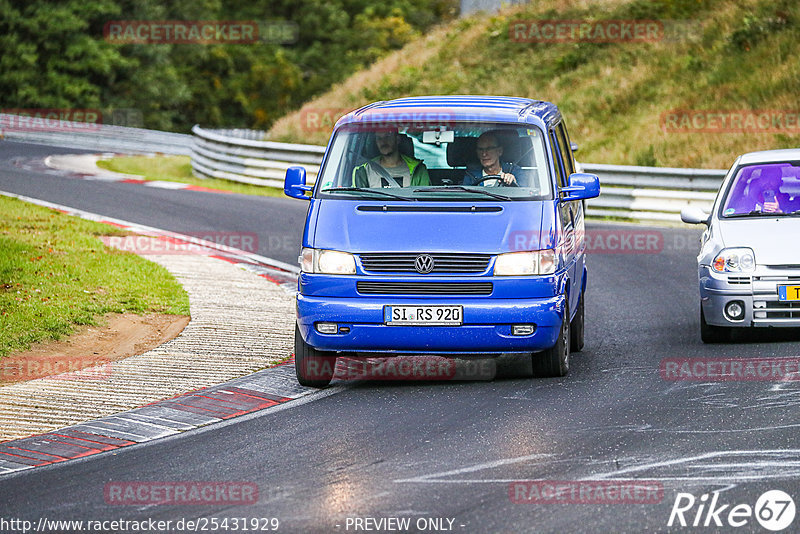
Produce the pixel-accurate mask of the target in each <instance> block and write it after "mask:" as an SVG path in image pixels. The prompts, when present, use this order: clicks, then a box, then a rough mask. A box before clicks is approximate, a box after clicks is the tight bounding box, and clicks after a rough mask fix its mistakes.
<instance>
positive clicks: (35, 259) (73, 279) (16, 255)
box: [0, 196, 189, 357]
mask: <svg viewBox="0 0 800 534" xmlns="http://www.w3.org/2000/svg"><path fill="white" fill-rule="evenodd" d="M101 235H124V232H122V231H120V230H119V229H116V228H114V227H112V226H108V225H105V224H100V223H95V222H91V221H85V220H82V219H79V218H77V217H71V216H69V215H65V214H63V213H59V212H57V211H54V210H50V209H47V208H43V207H40V206H35V205H33V204H28V203H25V202H22V201H20V200H17V199H13V198H8V197H3V196H0V357H2V356H6V355H8V354H9V353H10V352H13V351H16V350H24V349H27V348H28V347H29V346H30V344H31V343H34V342H37V341H45V340H57V339H60V338H61V337H62V336H66V335H68V334H70V333H71V332H73V330H74V328H75V327H76V326H77V325H90V324H97V322H96V321H97V320H98V318H99V317H101V316H103V315H105V314H107V313H124V312H133V313H138V314H146V313H149V312H157V313H164V314H170V315H189V297H188V295H187V294H186V292H185V291H184V289H183V288H182V287H181V285H180V284H178V282H177V281H176V280H175V278H174V277H173V276H172V275H171V274H170V273H169V272H168V271H167V270H166V269H164V268H163V267H161V266H160V265H157V264H155V263H153V262H150V261H147V260H145V259H143V258H141V257H139V256H136V255H134V254H131V253H128V252H121V251H118V250H115V249H111V248H108V247H106V246H105V245H104V244H103V243H102V241H100V239H98V237H97V236H101Z"/></svg>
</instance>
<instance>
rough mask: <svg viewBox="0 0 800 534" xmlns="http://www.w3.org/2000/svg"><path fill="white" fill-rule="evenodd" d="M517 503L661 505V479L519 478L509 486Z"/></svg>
mask: <svg viewBox="0 0 800 534" xmlns="http://www.w3.org/2000/svg"><path fill="white" fill-rule="evenodd" d="M508 497H509V499H511V502H513V503H514V504H658V503H660V502H661V500H662V499H663V498H664V486H663V485H662V484H661V482H657V481H650V480H519V481H516V482H511V483H510V484H509V486H508Z"/></svg>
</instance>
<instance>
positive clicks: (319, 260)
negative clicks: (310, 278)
mask: <svg viewBox="0 0 800 534" xmlns="http://www.w3.org/2000/svg"><path fill="white" fill-rule="evenodd" d="M298 259H299V260H300V270H301V271H303V272H304V273H320V274H355V273H356V259H355V257H354V256H353V255H352V254H350V253H349V252H340V251H338V250H318V249H313V248H304V249H303V251H302V252H301V253H300V258H298Z"/></svg>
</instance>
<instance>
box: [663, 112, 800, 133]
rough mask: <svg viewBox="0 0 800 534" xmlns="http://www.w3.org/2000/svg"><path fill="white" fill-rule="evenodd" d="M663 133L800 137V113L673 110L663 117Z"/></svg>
mask: <svg viewBox="0 0 800 534" xmlns="http://www.w3.org/2000/svg"><path fill="white" fill-rule="evenodd" d="M660 127H661V130H662V131H663V132H664V133H784V134H798V133H800V110H791V109H789V110H786V109H776V110H769V109H762V110H759V109H740V110H720V109H672V110H669V111H665V112H664V113H662V114H661V118H660Z"/></svg>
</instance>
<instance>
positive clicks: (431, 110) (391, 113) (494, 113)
mask: <svg viewBox="0 0 800 534" xmlns="http://www.w3.org/2000/svg"><path fill="white" fill-rule="evenodd" d="M560 118H561V113H560V112H559V110H558V107H556V105H555V104H552V103H550V102H544V101H542V100H531V99H529V98H518V97H512V96H472V95H451V96H416V97H408V98H398V99H395V100H388V101H382V102H375V103H372V104H369V105H367V106H364V107H362V108H360V109H357V110H355V111H352V112H350V113H348V114H347V115H345V116H344V117H342V118H341V119H339V121H338V122H337V124H336V126H337V127H339V126H342V125H344V124H350V123H363V122H367V123H370V122H378V123H382V124H386V122H392V121H398V122H410V123H414V122H416V121H418V122H421V123H433V122H437V121H441V122H445V123H446V122H449V121H458V122H462V121H464V122H466V121H469V122H513V123H520V122H522V123H528V124H534V125H538V126H540V127H544V128H545V129H546V128H547V127H550V126H552V125H554V124H556V123H557V122H558V121H559V119H560Z"/></svg>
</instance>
